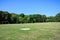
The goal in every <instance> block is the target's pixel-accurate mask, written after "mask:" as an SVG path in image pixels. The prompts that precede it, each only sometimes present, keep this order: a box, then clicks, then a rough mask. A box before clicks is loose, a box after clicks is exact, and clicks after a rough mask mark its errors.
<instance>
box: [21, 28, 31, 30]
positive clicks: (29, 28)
mask: <svg viewBox="0 0 60 40" xmlns="http://www.w3.org/2000/svg"><path fill="white" fill-rule="evenodd" d="M21 30H30V28H21Z"/></svg>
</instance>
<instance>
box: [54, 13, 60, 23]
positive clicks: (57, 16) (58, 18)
mask: <svg viewBox="0 0 60 40" xmlns="http://www.w3.org/2000/svg"><path fill="white" fill-rule="evenodd" d="M55 18H56V21H57V22H60V12H59V13H58V14H56V16H55Z"/></svg>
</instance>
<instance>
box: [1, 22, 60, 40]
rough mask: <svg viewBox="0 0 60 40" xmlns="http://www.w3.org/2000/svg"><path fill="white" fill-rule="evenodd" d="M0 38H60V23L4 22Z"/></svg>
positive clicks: (28, 39) (19, 39) (50, 39)
mask: <svg viewBox="0 0 60 40" xmlns="http://www.w3.org/2000/svg"><path fill="white" fill-rule="evenodd" d="M24 27H28V28H30V30H20V29H21V28H24ZM0 40H60V23H59V22H52V23H51V22H50V23H29V24H28V23H27V24H2V25H0Z"/></svg>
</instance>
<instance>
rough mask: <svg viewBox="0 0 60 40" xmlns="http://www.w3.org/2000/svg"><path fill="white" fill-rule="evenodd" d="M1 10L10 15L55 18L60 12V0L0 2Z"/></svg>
mask: <svg viewBox="0 0 60 40" xmlns="http://www.w3.org/2000/svg"><path fill="white" fill-rule="evenodd" d="M0 5H1V6H0V10H1V11H8V12H9V13H16V14H20V13H24V14H25V15H30V14H41V15H46V16H55V15H56V14H57V13H59V12H60V0H0Z"/></svg>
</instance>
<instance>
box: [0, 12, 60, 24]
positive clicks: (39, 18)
mask: <svg viewBox="0 0 60 40" xmlns="http://www.w3.org/2000/svg"><path fill="white" fill-rule="evenodd" d="M40 22H60V12H59V13H57V14H56V15H55V16H49V17H47V16H46V15H41V14H32V15H25V14H24V13H20V14H15V13H9V12H7V11H0V24H7V23H11V24H12V23H40Z"/></svg>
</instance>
